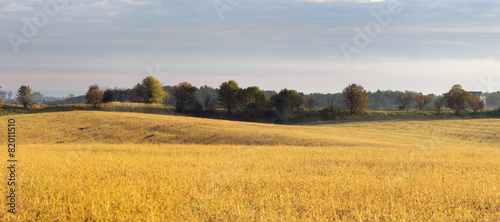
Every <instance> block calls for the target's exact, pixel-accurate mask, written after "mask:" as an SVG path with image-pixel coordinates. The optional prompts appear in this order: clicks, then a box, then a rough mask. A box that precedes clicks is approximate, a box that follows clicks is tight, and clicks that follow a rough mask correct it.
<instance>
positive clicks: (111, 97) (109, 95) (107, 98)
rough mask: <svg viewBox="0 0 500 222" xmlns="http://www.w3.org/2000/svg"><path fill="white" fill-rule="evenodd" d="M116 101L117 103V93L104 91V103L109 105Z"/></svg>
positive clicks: (108, 90)
mask: <svg viewBox="0 0 500 222" xmlns="http://www.w3.org/2000/svg"><path fill="white" fill-rule="evenodd" d="M114 101H115V91H113V90H112V89H106V90H104V96H103V97H102V102H103V103H109V102H114Z"/></svg>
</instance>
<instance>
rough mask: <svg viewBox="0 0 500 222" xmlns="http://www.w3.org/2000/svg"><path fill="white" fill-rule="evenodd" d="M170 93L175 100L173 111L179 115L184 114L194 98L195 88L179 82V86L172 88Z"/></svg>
mask: <svg viewBox="0 0 500 222" xmlns="http://www.w3.org/2000/svg"><path fill="white" fill-rule="evenodd" d="M171 92H172V95H174V96H175V99H176V103H175V109H176V111H177V112H180V113H182V112H184V111H185V110H186V108H187V106H188V105H189V103H191V102H192V101H193V100H194V99H195V98H196V94H195V93H196V87H194V86H193V85H191V84H190V83H187V82H181V83H179V85H176V86H173V87H172V90H171Z"/></svg>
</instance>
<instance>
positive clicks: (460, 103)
mask: <svg viewBox="0 0 500 222" xmlns="http://www.w3.org/2000/svg"><path fill="white" fill-rule="evenodd" d="M470 97H471V94H470V93H469V92H467V91H465V90H464V89H462V86H461V85H458V84H457V85H454V86H453V87H452V88H451V89H450V91H448V92H447V93H445V94H444V100H445V104H444V105H445V106H446V108H449V109H453V110H455V115H459V114H460V111H463V110H465V109H466V108H467V106H468V102H469V101H470Z"/></svg>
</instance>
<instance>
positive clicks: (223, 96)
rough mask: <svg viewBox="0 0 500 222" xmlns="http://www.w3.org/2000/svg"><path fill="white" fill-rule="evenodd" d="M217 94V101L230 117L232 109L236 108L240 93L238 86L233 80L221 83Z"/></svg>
mask: <svg viewBox="0 0 500 222" xmlns="http://www.w3.org/2000/svg"><path fill="white" fill-rule="evenodd" d="M217 93H218V97H217V100H218V101H219V103H220V104H222V106H224V108H226V109H227V114H228V115H231V112H232V111H233V110H234V109H236V108H238V103H239V93H240V87H239V86H238V83H236V82H235V81H234V80H229V81H227V82H223V83H222V84H221V85H220V88H219V90H218V91H217Z"/></svg>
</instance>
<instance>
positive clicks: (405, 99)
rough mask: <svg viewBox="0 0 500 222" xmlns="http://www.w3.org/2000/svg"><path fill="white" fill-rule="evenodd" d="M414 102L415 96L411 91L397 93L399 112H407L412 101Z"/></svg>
mask: <svg viewBox="0 0 500 222" xmlns="http://www.w3.org/2000/svg"><path fill="white" fill-rule="evenodd" d="M412 100H413V95H412V94H411V92H410V91H405V92H401V91H397V92H396V102H397V103H398V105H399V110H405V109H407V108H408V106H409V105H410V104H411V101H412Z"/></svg>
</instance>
